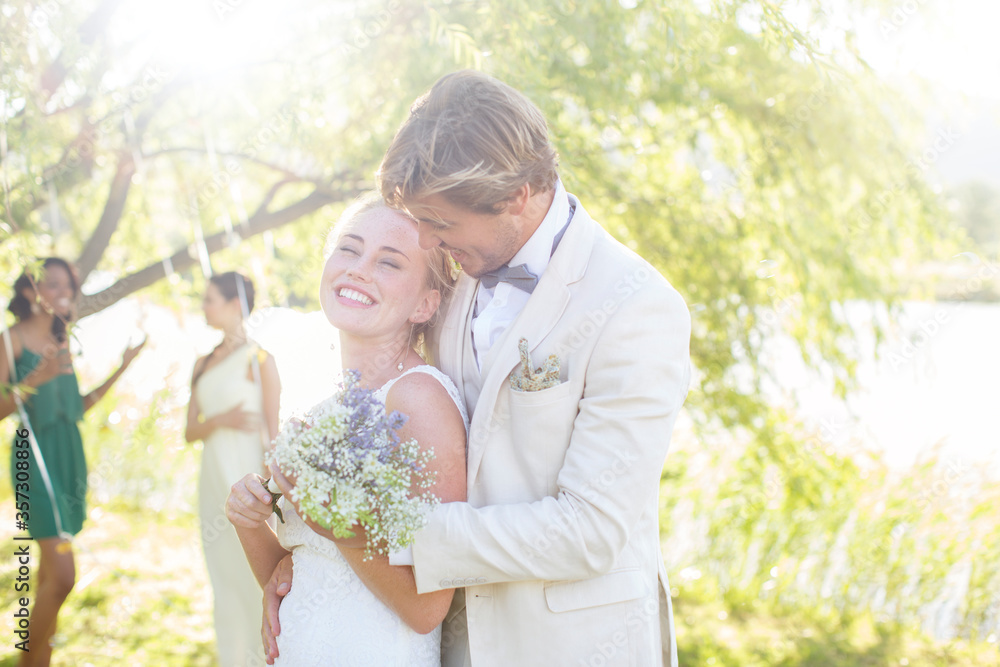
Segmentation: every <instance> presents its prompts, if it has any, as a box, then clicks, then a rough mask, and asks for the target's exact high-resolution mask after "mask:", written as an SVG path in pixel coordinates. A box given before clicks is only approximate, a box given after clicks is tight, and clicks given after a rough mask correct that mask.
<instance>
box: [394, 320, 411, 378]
mask: <svg viewBox="0 0 1000 667" xmlns="http://www.w3.org/2000/svg"><path fill="white" fill-rule="evenodd" d="M415 326H416V324H415V323H413V322H411V323H410V335H409V336H407V338H406V347H405V348H403V357H404V358H405V357H406V351H407V350H409V349H410V346H411V345H413V327H415ZM396 370H397V371H399V372H400V373H402V372H403V362H402V361H401V362H399V363H398V364H396Z"/></svg>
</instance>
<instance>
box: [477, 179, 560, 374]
mask: <svg viewBox="0 0 1000 667" xmlns="http://www.w3.org/2000/svg"><path fill="white" fill-rule="evenodd" d="M569 213H570V207H569V197H568V196H567V195H566V189H565V188H564V187H563V184H562V181H561V180H559V179H556V186H555V195H554V197H553V199H552V205H551V206H549V210H548V212H547V213H546V214H545V218H544V219H543V220H542V224H540V225H539V226H538V229H536V230H535V233H534V234H532V235H531V238H529V239H528V240H527V242H526V243H525V244H524V245H523V246H521V249H520V250H518V251H517V254H515V255H514V256H513V257H512V258H511V260H510V261H509V262H507V265H508V266H517V265H518V264H525V265H526V266H527V268H528V270H529V271H531V272H532V273H533V274H535V275H536V276H538V277H539V279H540V278H541V277H542V274H543V273H545V268H546V267H547V266H548V265H549V258H550V257H551V256H552V243H553V241H554V240H555V238H556V235H557V234H558V233H559V232H560V231H561V230H562V228H563V227H565V226H566V223H567V221H568V220H569ZM530 296H531V294H529V293H528V292H525V291H524V290H522V289H520V288H518V287H514V286H513V285H511V284H510V283H497V284H496V286H494V287H493V288H492V289H490V288H489V287H486V285H484V284H483V283H479V290H478V291H477V292H476V309H475V313H474V314H473V316H472V346H473V349H475V351H476V363H477V364H478V365H479V368H480V370H482V367H483V359H485V358H486V355H487V354H489V351H490V348H491V347H493V344H494V343H495V342H496V341H497V339H498V338H500V336H501V335H502V334H503V332H504V331H505V330H506V329H507V327H509V326H510V325H511V323H512V322H513V321H514V319H515V318H517V316H518V314H520V312H521V311H522V310H523V309H524V306H525V304H527V303H528V298H529V297H530Z"/></svg>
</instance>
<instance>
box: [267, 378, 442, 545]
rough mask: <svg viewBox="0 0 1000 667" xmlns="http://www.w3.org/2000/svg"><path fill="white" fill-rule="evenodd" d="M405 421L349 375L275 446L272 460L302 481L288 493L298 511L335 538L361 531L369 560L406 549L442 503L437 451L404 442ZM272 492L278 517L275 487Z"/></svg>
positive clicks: (287, 425) (288, 424) (295, 420)
mask: <svg viewBox="0 0 1000 667" xmlns="http://www.w3.org/2000/svg"><path fill="white" fill-rule="evenodd" d="M406 420H407V417H406V415H403V414H401V413H399V412H397V411H393V412H392V413H391V414H388V415H387V414H386V412H385V405H383V404H382V403H381V402H380V401H379V400H378V399H377V398H376V397H375V395H374V392H373V391H372V390H370V389H364V388H362V387H359V386H358V374H357V372H355V371H347V372H345V374H344V381H343V382H342V383H341V385H340V387H339V389H338V391H337V392H336V393H335V394H334V395H333V396H331V397H330V398H328V399H326V400H325V401H323V402H321V403H319V404H317V405H315V406H313V407H312V408H311V409H310V410H309V411H308V412H306V413H305V414H304V415H302V416H301V417H298V418H293V419H290V420H289V421H287V422H286V423H285V424H284V426H283V427H282V429H281V431H280V432H279V433H278V437H277V438H275V440H274V448H273V450H272V452H271V460H272V461H273V462H274V463H276V464H277V465H278V467H279V468H280V469H281V471H282V472H283V473H284V474H286V475H294V476H295V477H297V480H296V482H295V488H294V489H292V491H291V495H292V498H293V499H294V500H295V501H296V502H298V504H299V508H300V510H301V512H302V513H303V514H305V515H306V516H307V517H309V518H310V519H312V520H313V521H315V522H316V523H317V524H319V525H320V526H323V527H324V528H327V529H329V530H330V531H331V532H332V533H333V535H334V537H353V536H354V532H353V531H352V530H351V528H352V526H354V525H355V524H359V525H361V526H363V527H364V529H365V532H366V535H367V553H368V556H371V555H372V554H373V553H378V554H383V555H385V554H388V553H390V552H392V551H398V550H399V549H402V548H404V547H405V546H407V545H408V544H409V543H410V542H412V541H413V534H414V533H415V532H416V531H417V530H418V529H419V528H421V527H422V526H423V525H424V523H425V521H426V515H427V513H428V512H429V511H430V510H431V509H432V508H433V507H434V506H435V505H437V503H438V502H439V501H438V498H437V497H436V496H434V494H432V493H431V492H430V491H428V490H427V489H428V488H429V487H430V486H431V485H432V484H433V483H434V475H433V473H431V472H430V471H428V470H427V464H428V462H429V461H430V460H431V459H432V458H433V451H431V450H427V451H421V450H420V448H419V447H418V445H417V442H416V440H413V439H410V440H406V441H401V439H400V437H399V434H398V431H399V429H400V428H402V426H403V424H405V423H406ZM420 489H423V491H419V490H420ZM268 490H269V491H271V494H272V498H273V500H274V507H275V510H276V511H278V508H277V499H278V498H279V497H280V493H276V491H277V489H275V488H274V486H273V481H271V482H270V483H269V485H268ZM412 490H417V492H416V493H411V491H412ZM278 515H279V518H281V519H282V521H284V518H283V517H281V514H280V511H278Z"/></svg>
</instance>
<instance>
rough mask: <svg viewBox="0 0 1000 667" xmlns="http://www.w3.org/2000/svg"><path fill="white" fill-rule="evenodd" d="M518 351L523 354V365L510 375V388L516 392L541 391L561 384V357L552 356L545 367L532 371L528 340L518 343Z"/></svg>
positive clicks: (523, 339)
mask: <svg viewBox="0 0 1000 667" xmlns="http://www.w3.org/2000/svg"><path fill="white" fill-rule="evenodd" d="M517 349H518V351H519V352H520V353H521V365H520V366H519V367H518V368H517V369H515V370H514V371H513V372H512V373H511V374H510V386H511V387H513V388H514V390H515V391H541V390H542V389H548V388H549V387H555V386H556V385H558V384H560V382H559V357H557V356H556V355H554V354H550V355H549V358H548V359H546V360H545V364H544V365H542V366H540V367H539V368H536V369H534V370H532V369H531V356H530V355H529V354H528V339H527V338H522V339H521V340H520V341H518V343H517Z"/></svg>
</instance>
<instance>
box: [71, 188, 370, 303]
mask: <svg viewBox="0 0 1000 667" xmlns="http://www.w3.org/2000/svg"><path fill="white" fill-rule="evenodd" d="M360 193H361V190H360V189H358V190H356V191H355V190H351V191H347V190H345V191H343V192H331V191H329V190H325V189H320V188H316V189H315V190H313V191H312V192H311V193H310V194H309V195H307V196H306V197H304V198H303V199H301V200H299V201H297V202H295V203H294V204H291V205H289V206H286V207H285V208H283V209H280V210H278V211H266V210H265V211H258V212H257V213H255V214H254V215H253V216H252V217H251V218H250V219H249V220H248V221H247V223H246V224H245V225H237V226H236V227H235V228H234V229H233V233H234V234H237V235H238V236H239V237H240V238H241V239H248V238H250V237H252V236H256V235H257V234H261V233H263V232H266V231H267V230H269V229H275V228H277V227H280V226H282V225H285V224H287V223H290V222H293V221H295V220H298V219H299V218H301V217H302V216H304V215H308V214H309V213H312V212H313V211H316V210H319V209H320V208H322V207H324V206H326V205H327V204H331V203H333V202H335V201H338V200H344V199H349V198H351V197H355V196H357V195H358V194H360ZM228 244H229V235H228V233H227V232H218V233H216V234H212V235H211V236H207V237H205V247H206V249H207V251H208V253H209V254H210V255H211V254H212V253H214V252H217V251H219V250H221V249H223V248H225V247H227V246H228ZM197 256H198V251H197V249H196V248H195V247H193V246H188V247H185V248H183V249H181V250H178V251H177V252H175V253H174V254H173V255H171V256H170V257H169V263H170V265H171V266H172V267H173V270H174V271H183V270H185V269H188V268H190V267H192V266H194V264H195V262H196V261H197ZM165 260H166V258H165V259H163V260H159V261H157V262H156V263H154V264H150V265H149V266H147V267H145V268H144V269H140V270H139V271H136V272H135V273H132V274H129V275H127V276H125V277H124V278H122V279H120V280H119V281H118V282H116V283H115V284H114V285H111V286H110V287H108V288H107V289H105V290H102V291H100V292H97V293H96V294H91V295H88V296H84V297H83V298H82V299H81V300H80V305H79V308H78V311H77V312H78V316H79V317H86V316H87V315H92V314H94V313H96V312H99V311H101V310H104V309H105V308H107V307H108V306H110V305H112V304H114V303H117V302H118V301H120V300H121V299H123V298H125V297H126V296H128V295H130V294H133V293H135V292H137V291H139V290H141V289H143V288H145V287H149V286H150V285H152V284H153V283H155V282H157V281H158V280H161V279H163V278H165V277H166V275H167V273H166V261H165Z"/></svg>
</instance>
